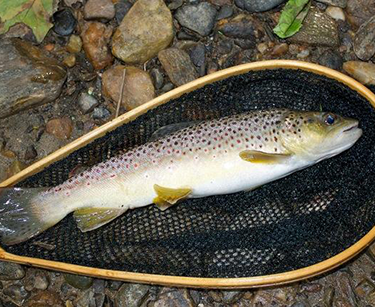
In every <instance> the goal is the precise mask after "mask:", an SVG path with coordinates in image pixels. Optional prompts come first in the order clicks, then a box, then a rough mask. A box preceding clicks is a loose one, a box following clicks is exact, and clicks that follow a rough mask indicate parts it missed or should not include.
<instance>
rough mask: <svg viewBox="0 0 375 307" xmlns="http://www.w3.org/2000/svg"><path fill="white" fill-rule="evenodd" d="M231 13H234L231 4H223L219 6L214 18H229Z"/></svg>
mask: <svg viewBox="0 0 375 307" xmlns="http://www.w3.org/2000/svg"><path fill="white" fill-rule="evenodd" d="M233 13H234V10H233V7H232V6H231V5H224V6H222V7H221V9H220V10H219V12H218V13H217V15H216V20H221V19H225V18H229V17H231V16H232V15H233Z"/></svg>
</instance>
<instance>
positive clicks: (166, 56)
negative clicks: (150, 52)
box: [158, 48, 198, 86]
mask: <svg viewBox="0 0 375 307" xmlns="http://www.w3.org/2000/svg"><path fill="white" fill-rule="evenodd" d="M158 58H159V61H160V62H161V64H162V65H163V68H164V69H165V71H166V73H167V75H168V77H169V79H171V81H172V82H173V84H175V85H177V86H180V85H183V84H185V83H188V82H190V81H193V80H195V79H196V78H198V73H197V71H196V70H195V68H194V66H193V63H192V62H191V59H190V57H189V55H188V54H187V53H186V52H185V51H183V50H180V49H177V48H169V49H165V50H162V51H160V52H159V54H158Z"/></svg>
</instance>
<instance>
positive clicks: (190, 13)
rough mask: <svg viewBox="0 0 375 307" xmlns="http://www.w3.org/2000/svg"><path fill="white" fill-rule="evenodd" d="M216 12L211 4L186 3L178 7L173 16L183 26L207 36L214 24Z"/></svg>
mask: <svg viewBox="0 0 375 307" xmlns="http://www.w3.org/2000/svg"><path fill="white" fill-rule="evenodd" d="M216 14H217V11H216V9H215V7H214V6H213V5H212V4H210V3H207V2H201V3H199V4H197V5H193V4H187V5H184V6H183V7H181V8H179V9H178V10H177V12H176V14H175V18H176V19H177V20H178V22H179V23H180V24H181V25H182V26H183V27H185V28H188V29H190V30H192V31H194V32H197V33H198V34H200V35H202V36H207V35H209V34H210V33H211V31H212V29H213V27H214V25H215V18H216Z"/></svg>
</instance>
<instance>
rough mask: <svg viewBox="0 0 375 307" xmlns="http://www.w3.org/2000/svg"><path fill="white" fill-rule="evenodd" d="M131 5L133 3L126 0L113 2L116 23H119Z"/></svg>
mask: <svg viewBox="0 0 375 307" xmlns="http://www.w3.org/2000/svg"><path fill="white" fill-rule="evenodd" d="M132 6H133V4H132V3H130V2H128V1H126V0H122V1H119V2H117V3H116V4H115V11H116V13H115V17H116V20H117V22H118V23H121V21H122V20H123V19H124V17H125V15H126V14H127V13H128V12H129V10H130V8H131V7H132Z"/></svg>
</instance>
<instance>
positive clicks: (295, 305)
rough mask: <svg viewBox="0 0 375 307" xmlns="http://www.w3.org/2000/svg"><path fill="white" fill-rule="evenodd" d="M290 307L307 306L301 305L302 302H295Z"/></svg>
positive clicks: (305, 306) (306, 306)
mask: <svg viewBox="0 0 375 307" xmlns="http://www.w3.org/2000/svg"><path fill="white" fill-rule="evenodd" d="M290 307H308V305H306V303H303V302H295V303H294V304H293V305H291V306H290Z"/></svg>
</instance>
